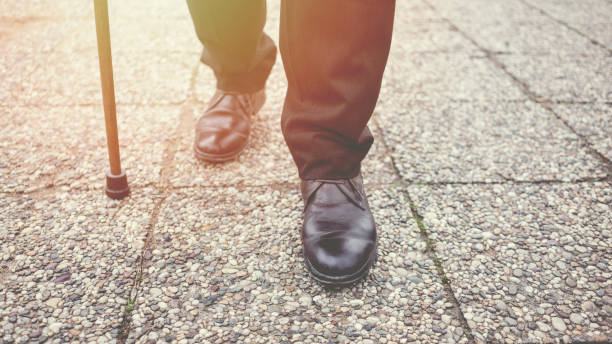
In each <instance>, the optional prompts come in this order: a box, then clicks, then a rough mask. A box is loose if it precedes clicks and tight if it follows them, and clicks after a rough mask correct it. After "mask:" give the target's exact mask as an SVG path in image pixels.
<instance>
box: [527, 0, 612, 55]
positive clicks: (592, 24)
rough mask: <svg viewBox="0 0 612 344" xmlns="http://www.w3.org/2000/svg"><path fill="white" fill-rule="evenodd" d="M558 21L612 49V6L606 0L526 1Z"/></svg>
mask: <svg viewBox="0 0 612 344" xmlns="http://www.w3.org/2000/svg"><path fill="white" fill-rule="evenodd" d="M525 2H526V3H528V4H531V5H532V6H534V7H536V8H539V9H541V10H543V11H545V12H546V13H547V14H548V15H550V16H551V17H553V18H555V19H556V20H558V21H561V22H563V23H565V24H566V25H569V26H571V27H573V28H575V29H577V30H579V31H580V32H582V33H583V34H585V35H587V36H588V37H590V38H593V39H596V40H597V41H599V42H600V43H602V44H605V45H606V46H607V47H608V49H610V47H612V35H610V32H612V22H610V18H611V17H612V4H611V3H610V2H609V1H606V0H587V1H572V0H538V1H531V0H525Z"/></svg>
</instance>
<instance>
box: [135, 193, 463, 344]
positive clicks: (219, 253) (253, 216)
mask: <svg viewBox="0 0 612 344" xmlns="http://www.w3.org/2000/svg"><path fill="white" fill-rule="evenodd" d="M366 193H368V195H369V201H370V204H371V206H372V207H373V212H374V215H375V218H376V221H377V225H378V227H377V228H378V233H379V236H380V244H379V262H378V263H377V265H376V266H375V267H374V268H373V270H372V273H371V276H370V277H369V278H368V279H367V281H365V282H362V283H360V284H358V285H356V286H355V287H353V288H350V289H348V288H345V289H343V290H341V291H326V290H325V289H323V288H322V287H320V286H319V285H318V284H316V283H315V282H314V281H313V280H312V279H311V278H310V276H309V275H308V273H307V271H306V269H305V267H304V264H303V261H302V252H301V251H302V249H301V244H300V237H299V235H300V234H299V233H300V231H299V226H300V225H301V213H302V210H301V209H302V204H301V199H300V196H299V193H298V190H297V188H296V189H293V188H292V189H289V190H285V189H269V188H242V189H236V188H233V187H229V188H223V189H221V188H210V189H208V188H207V189H186V190H182V191H177V192H175V193H173V194H171V195H170V196H169V197H168V198H167V199H166V200H165V202H164V205H163V207H162V209H161V211H160V217H159V220H158V222H157V226H156V227H155V232H154V244H153V247H152V250H153V251H152V254H151V256H150V258H151V260H150V261H147V266H145V269H144V272H145V275H144V278H143V281H142V292H141V293H140V295H139V296H138V299H137V301H136V308H135V312H134V314H133V328H132V330H131V331H130V339H129V340H128V341H130V342H136V343H145V342H147V341H149V340H153V341H161V342H164V341H172V340H182V339H187V340H188V341H190V342H214V343H221V342H228V341H232V340H233V341H238V342H254V343H267V342H271V341H272V342H295V341H300V342H304V343H320V342H328V341H336V342H340V343H347V342H356V341H357V342H362V341H363V342H364V343H367V342H369V341H368V339H369V340H370V341H371V342H381V343H384V342H396V341H397V340H399V339H400V338H404V340H405V341H414V340H417V341H428V342H429V341H434V342H439V341H444V342H455V341H458V342H466V338H465V337H464V335H463V332H462V331H463V329H462V328H461V327H460V324H459V322H458V320H457V318H456V316H455V314H454V311H453V304H452V303H451V302H450V301H449V300H448V299H446V298H445V296H444V290H443V286H442V284H441V283H440V280H439V278H438V276H437V275H436V269H435V266H434V265H433V263H432V262H431V261H430V260H429V259H428V258H427V256H426V254H425V253H424V248H425V244H424V242H423V241H422V240H421V239H420V238H419V230H418V228H417V227H416V225H415V222H414V220H413V219H412V218H410V214H411V212H410V209H409V207H408V204H407V200H406V199H405V198H404V195H403V194H402V193H401V192H400V191H399V190H398V189H382V188H375V189H368V190H366ZM145 257H146V256H145Z"/></svg>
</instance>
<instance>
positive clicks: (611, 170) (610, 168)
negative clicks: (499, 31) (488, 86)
mask: <svg viewBox="0 0 612 344" xmlns="http://www.w3.org/2000/svg"><path fill="white" fill-rule="evenodd" d="M422 1H423V2H424V3H425V4H427V6H429V7H430V8H431V9H432V10H434V11H436V12H437V9H436V8H435V7H434V6H433V5H431V4H430V3H429V1H428V0H422ZM442 18H443V19H444V20H446V22H447V23H448V24H449V25H451V27H452V28H454V30H456V31H457V32H458V33H459V34H460V35H462V36H463V37H464V38H465V39H467V40H469V41H470V42H472V44H474V45H475V46H476V47H477V48H478V49H480V50H481V51H482V52H484V53H485V56H486V58H487V59H488V60H489V61H490V62H491V63H493V65H494V66H495V67H497V68H498V69H500V70H501V71H503V72H504V73H505V74H506V75H508V77H510V78H511V79H512V80H513V81H514V83H515V84H517V86H518V87H519V88H520V89H521V91H522V92H523V93H524V94H525V95H526V96H527V98H528V99H529V100H531V101H533V102H534V103H536V104H538V105H540V106H541V107H542V108H543V109H544V110H546V111H548V112H550V113H551V114H552V115H553V116H554V117H555V118H556V119H557V120H559V121H560V122H561V123H563V124H564V125H565V126H566V127H567V128H568V129H569V130H570V131H571V132H572V133H573V134H574V135H576V136H577V137H578V138H579V144H580V146H581V147H583V148H585V149H586V150H587V152H588V153H589V154H590V155H591V156H593V157H595V158H596V159H597V160H599V161H600V162H601V163H602V164H603V165H604V166H605V167H606V170H607V171H606V174H607V177H608V178H612V161H610V159H608V158H606V157H605V156H604V155H603V154H602V153H600V152H599V151H597V150H596V149H594V148H593V145H592V143H591V142H590V141H589V140H588V139H587V138H586V137H585V136H584V135H581V134H580V133H578V131H576V129H575V128H574V127H572V126H571V125H570V124H569V123H568V122H567V121H566V120H564V119H563V118H562V117H561V116H559V114H557V113H556V112H555V111H554V110H553V108H552V107H551V106H550V101H549V100H547V99H543V97H539V96H538V95H537V94H536V93H535V92H533V91H532V90H531V89H530V88H529V85H527V83H526V82H524V81H522V80H520V79H519V78H517V77H516V76H515V75H514V74H512V73H511V72H510V71H508V69H507V68H506V66H505V65H504V64H503V63H502V62H501V61H499V60H498V59H497V58H496V55H495V54H494V53H492V52H491V51H490V50H488V49H486V48H484V47H482V46H481V45H480V44H479V43H478V42H477V41H476V40H475V39H474V38H472V37H471V36H470V35H468V34H467V33H466V32H465V31H463V30H461V29H460V28H459V27H458V26H457V25H455V23H453V22H452V21H451V20H450V19H448V18H446V17H442Z"/></svg>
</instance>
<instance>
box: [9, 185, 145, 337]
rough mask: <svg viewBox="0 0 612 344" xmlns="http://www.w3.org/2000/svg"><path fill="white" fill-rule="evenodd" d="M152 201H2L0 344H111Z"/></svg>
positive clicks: (87, 197)
mask: <svg viewBox="0 0 612 344" xmlns="http://www.w3.org/2000/svg"><path fill="white" fill-rule="evenodd" d="M144 195H147V196H146V197H148V198H147V199H144V198H142V197H143V196H144ZM154 195H155V190H152V189H146V188H145V189H141V190H139V192H138V194H134V195H133V196H132V197H133V198H132V201H131V202H126V203H119V202H116V201H111V200H108V199H106V198H104V197H101V195H100V193H99V192H79V193H76V194H71V193H68V192H58V193H49V194H47V195H43V196H40V197H29V196H22V197H14V198H9V200H8V201H7V203H4V201H2V203H3V204H2V207H0V209H2V210H1V214H0V215H1V218H2V219H3V220H1V221H0V224H1V225H2V229H1V230H0V238H1V239H2V243H3V244H2V251H1V255H2V256H1V257H0V269H1V270H0V275H1V276H2V278H1V280H0V289H1V290H2V293H1V294H0V342H2V343H12V342H17V343H36V342H39V343H42V342H48V343H54V342H74V341H76V342H89V341H98V340H99V341H103V342H109V341H112V340H114V338H116V337H117V334H118V333H119V328H120V324H121V315H122V313H123V309H124V308H125V305H126V303H127V300H128V298H129V296H130V290H131V286H132V284H133V283H132V280H133V278H134V273H135V271H136V266H137V263H138V261H137V257H138V255H139V251H140V250H141V249H142V247H143V242H144V235H145V234H146V232H147V227H148V225H149V221H150V212H151V210H152V205H153V198H152V197H154ZM4 219H6V220H4ZM5 221H6V222H5Z"/></svg>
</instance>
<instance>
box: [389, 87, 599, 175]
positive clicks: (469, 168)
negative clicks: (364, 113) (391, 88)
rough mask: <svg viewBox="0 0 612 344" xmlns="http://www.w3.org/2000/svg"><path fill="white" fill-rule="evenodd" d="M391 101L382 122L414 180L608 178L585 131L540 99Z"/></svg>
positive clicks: (403, 167) (401, 166)
mask: <svg viewBox="0 0 612 344" xmlns="http://www.w3.org/2000/svg"><path fill="white" fill-rule="evenodd" d="M398 98H399V97H398V96H396V97H395V98H394V99H389V100H385V101H384V102H381V103H382V104H384V105H379V108H378V111H380V114H379V117H380V121H379V123H380V126H381V127H382V130H383V133H384V134H383V135H384V137H385V141H386V142H387V145H388V146H389V148H390V150H391V155H392V156H393V158H394V159H395V164H396V166H397V167H398V169H399V170H400V173H401V174H402V177H403V178H404V179H406V180H409V181H412V182H442V181H443V182H474V181H504V180H506V178H511V179H514V180H555V179H560V180H577V179H581V178H587V177H604V176H606V173H607V170H606V167H605V166H604V165H603V164H602V163H601V162H600V161H599V160H597V159H596V158H595V157H593V156H591V155H590V154H589V152H588V151H587V150H586V148H584V147H583V146H581V142H580V139H579V137H578V136H576V135H575V134H573V133H572V132H571V131H569V130H568V129H567V128H566V127H565V126H564V125H563V123H561V121H558V120H557V119H556V118H555V117H554V115H553V114H550V113H548V112H546V111H545V110H544V109H543V108H542V107H541V106H539V105H538V104H535V103H532V102H486V101H483V102H442V101H439V102H416V101H411V100H405V99H402V98H400V99H398Z"/></svg>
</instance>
